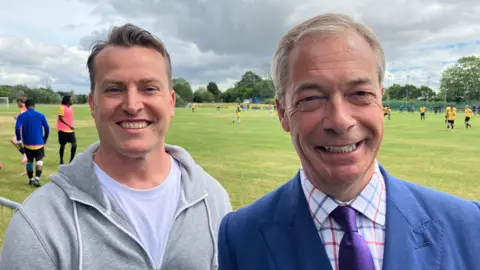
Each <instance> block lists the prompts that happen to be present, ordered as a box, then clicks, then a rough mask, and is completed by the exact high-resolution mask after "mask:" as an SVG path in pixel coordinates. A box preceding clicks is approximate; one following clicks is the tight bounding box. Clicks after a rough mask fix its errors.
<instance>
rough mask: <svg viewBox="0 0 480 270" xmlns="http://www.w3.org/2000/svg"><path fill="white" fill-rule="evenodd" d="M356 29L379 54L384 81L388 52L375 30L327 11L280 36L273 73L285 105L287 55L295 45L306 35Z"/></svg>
mask: <svg viewBox="0 0 480 270" xmlns="http://www.w3.org/2000/svg"><path fill="white" fill-rule="evenodd" d="M347 29H353V30H355V31H356V32H357V33H358V34H360V35H361V36H362V37H363V38H364V39H365V40H366V41H367V42H368V44H370V46H371V47H372V50H374V51H375V53H376V55H377V69H378V80H379V82H380V84H382V83H383V77H384V76H385V53H384V51H383V48H382V45H381V44H380V41H379V40H378V39H377V37H376V35H375V33H374V32H373V31H372V30H371V29H370V28H369V27H368V26H366V25H364V24H362V23H359V22H356V21H355V20H353V18H351V17H349V16H347V15H343V14H324V15H320V16H316V17H313V18H311V19H309V20H307V21H304V22H302V23H300V24H298V25H296V26H294V27H293V28H292V29H290V30H289V31H288V32H287V34H285V36H283V38H282V39H281V40H280V42H279V43H278V45H277V49H276V51H275V54H274V56H273V63H272V74H273V83H274V85H275V92H276V96H277V98H278V100H279V101H280V103H281V104H282V105H285V103H284V99H285V90H286V89H285V88H286V85H287V82H288V75H289V74H288V64H289V62H288V59H289V55H290V52H291V51H292V50H293V48H294V47H295V45H296V44H297V43H298V42H299V41H300V40H301V39H302V38H304V37H305V36H311V35H328V34H335V33H338V32H342V31H344V30H347Z"/></svg>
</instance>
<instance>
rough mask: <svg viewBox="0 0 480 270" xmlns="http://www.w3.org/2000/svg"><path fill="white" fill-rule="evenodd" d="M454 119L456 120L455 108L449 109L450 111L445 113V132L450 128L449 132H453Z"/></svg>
mask: <svg viewBox="0 0 480 270" xmlns="http://www.w3.org/2000/svg"><path fill="white" fill-rule="evenodd" d="M456 118H457V110H456V109H455V107H453V108H450V110H448V111H447V130H448V129H449V128H451V129H450V130H452V131H453V128H454V125H455V119H456Z"/></svg>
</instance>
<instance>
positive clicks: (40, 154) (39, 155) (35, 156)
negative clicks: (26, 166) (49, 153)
mask: <svg viewBox="0 0 480 270" xmlns="http://www.w3.org/2000/svg"><path fill="white" fill-rule="evenodd" d="M25 155H26V156H27V160H28V162H29V163H33V161H34V160H35V161H40V160H42V159H43V158H44V157H45V148H44V147H42V148H40V149H36V150H32V149H28V148H25Z"/></svg>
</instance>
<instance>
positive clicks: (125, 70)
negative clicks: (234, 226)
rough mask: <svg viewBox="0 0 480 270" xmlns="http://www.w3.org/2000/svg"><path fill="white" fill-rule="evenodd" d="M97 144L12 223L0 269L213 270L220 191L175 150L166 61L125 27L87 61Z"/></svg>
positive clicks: (148, 38)
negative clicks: (167, 140)
mask: <svg viewBox="0 0 480 270" xmlns="http://www.w3.org/2000/svg"><path fill="white" fill-rule="evenodd" d="M87 67H88V70H89V72H90V82H91V92H90V95H89V105H90V110H91V114H92V117H93V118H94V119H95V125H96V128H97V130H98V135H99V139H100V140H99V142H96V143H93V144H92V145H90V146H89V147H88V148H87V149H86V150H85V151H84V152H83V153H80V154H79V155H78V156H77V157H76V158H75V159H74V160H73V162H72V163H71V164H68V165H62V166H60V167H59V170H58V173H57V174H54V175H52V176H51V182H50V183H48V184H46V185H44V186H43V187H42V188H40V189H39V190H38V191H36V192H34V193H33V194H32V195H30V196H29V197H28V198H27V199H26V200H25V202H24V203H23V204H22V206H21V207H20V208H19V210H18V211H17V212H16V213H15V215H14V217H13V218H12V220H11V222H10V224H9V226H8V229H7V232H6V234H5V239H4V243H3V251H2V253H1V254H0V269H1V270H7V269H8V270H14V269H49V270H50V269H62V270H63V269H83V270H90V269H95V270H98V269H195V270H202V269H216V268H217V248H216V247H217V246H216V241H217V233H218V227H219V224H220V221H221V219H222V217H223V216H224V215H225V214H226V213H228V212H230V211H231V210H232V208H231V205H230V202H229V198H228V195H227V193H226V191H225V189H224V188H223V187H222V186H221V185H220V184H219V183H218V182H217V181H216V180H215V179H214V178H212V177H211V176H210V175H209V174H208V173H206V172H205V171H204V170H203V169H202V168H201V167H200V166H199V165H197V164H196V163H195V161H194V160H193V159H192V157H191V156H190V155H189V154H188V153H187V151H185V150H184V149H182V148H181V147H179V146H173V145H168V144H166V143H165V135H166V133H167V130H168V127H169V124H170V120H171V118H172V117H173V116H174V107H175V92H174V91H173V90H172V71H171V63H170V56H169V54H168V52H167V50H166V48H165V46H164V44H163V43H162V41H160V40H159V39H158V38H156V37H154V36H153V35H151V34H150V33H149V32H147V31H145V30H143V29H140V28H138V27H136V26H134V25H131V24H127V25H124V26H122V27H117V28H114V29H113V30H112V32H111V33H110V35H109V37H108V39H107V40H106V41H102V42H98V43H96V44H95V45H94V46H93V48H92V52H91V54H90V56H89V58H88V61H87Z"/></svg>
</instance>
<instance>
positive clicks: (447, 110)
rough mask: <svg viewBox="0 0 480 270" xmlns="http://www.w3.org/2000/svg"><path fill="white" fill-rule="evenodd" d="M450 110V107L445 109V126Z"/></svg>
mask: <svg viewBox="0 0 480 270" xmlns="http://www.w3.org/2000/svg"><path fill="white" fill-rule="evenodd" d="M451 109H452V108H451V107H450V106H447V107H446V108H445V124H446V123H447V122H448V112H450V110H451Z"/></svg>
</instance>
